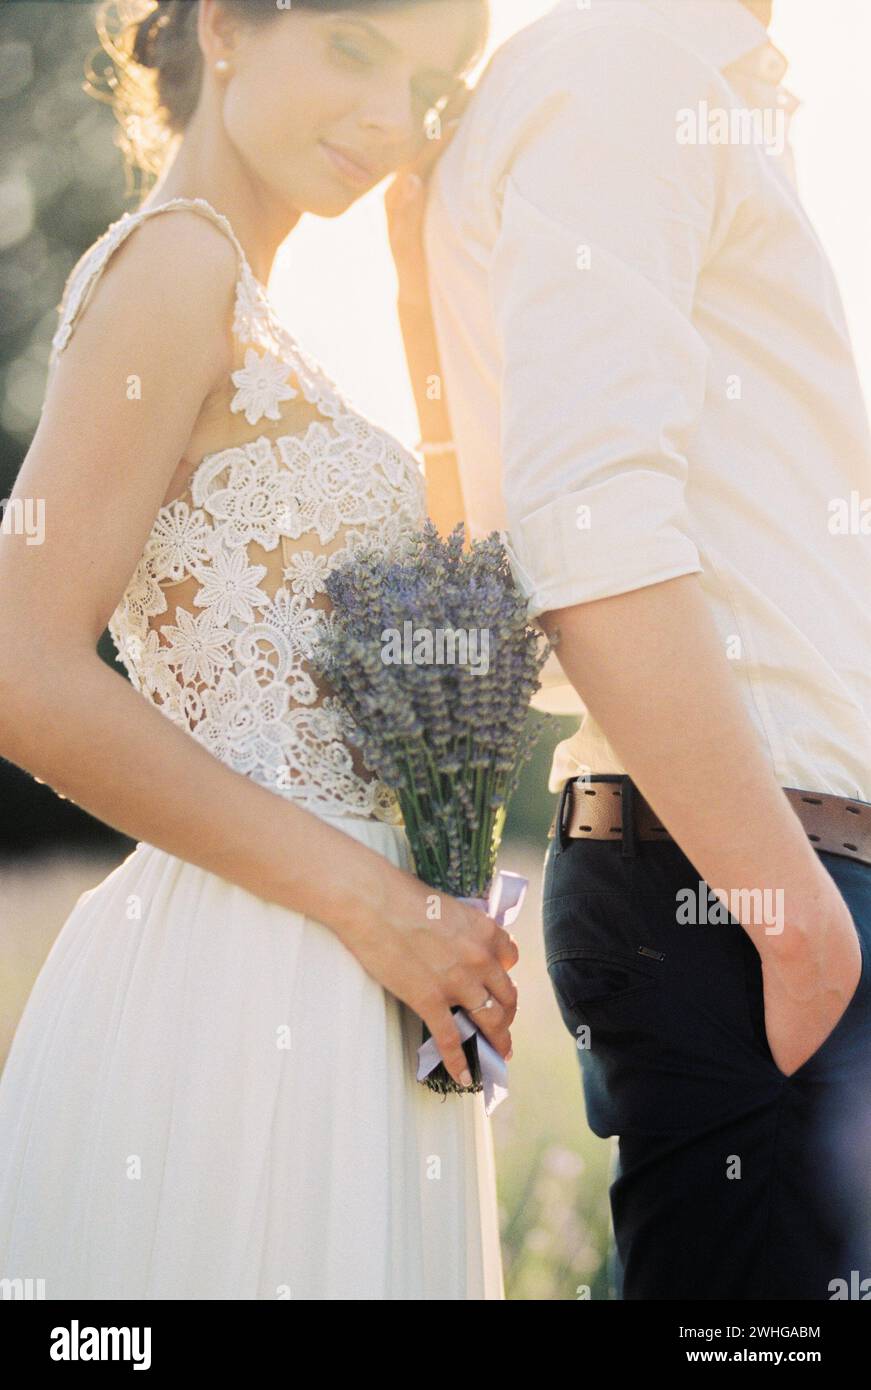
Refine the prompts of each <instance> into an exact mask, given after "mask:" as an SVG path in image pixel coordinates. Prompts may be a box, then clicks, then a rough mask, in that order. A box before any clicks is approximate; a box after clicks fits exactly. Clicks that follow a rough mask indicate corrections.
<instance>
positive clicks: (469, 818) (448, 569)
mask: <svg viewBox="0 0 871 1390" xmlns="http://www.w3.org/2000/svg"><path fill="white" fill-rule="evenodd" d="M464 541H465V534H464V528H463V526H462V525H460V526H457V527H456V529H455V530H454V531H453V532H452V534H451V536H450V537H449V538H448V539H447V540H443V539H442V538H441V536H440V535H439V532H438V531H437V529H436V527H435V526H434V525H433V524H432V523H431V522H427V523H426V524H425V526H424V527H423V529H422V530H421V531H420V532H418V533H416V534H415V535H414V536H412V537H411V538H410V540H409V543H408V545H407V547H406V549H405V550H404V552H403V554H402V557H401V558H399V559H397V558H396V557H395V556H393V557H390V556H388V555H387V554H385V552H384V551H383V550H382V549H376V548H372V549H370V550H360V551H357V552H356V553H355V555H354V557H353V559H352V560H351V561H349V562H346V563H345V564H343V565H341V566H340V567H337V568H336V569H334V570H333V571H332V573H331V574H330V576H329V578H328V581H327V592H328V595H329V598H330V600H331V602H332V605H333V613H332V614H331V617H330V620H329V622H328V624H327V625H326V628H325V632H324V635H323V637H322V638H321V640H320V641H319V642H318V643H317V645H316V648H315V650H314V652H313V663H314V665H315V666H316V667H317V668H318V670H319V671H320V673H321V675H322V676H323V677H325V679H326V680H328V681H329V683H330V685H331V686H332V687H333V689H334V691H335V692H336V694H337V695H338V697H339V700H340V702H341V703H342V705H343V706H344V708H345V710H346V712H347V713H348V715H349V716H350V718H351V720H352V721H353V725H354V728H353V730H352V731H351V733H350V734H349V738H350V740H351V742H353V743H354V744H355V745H356V746H358V747H359V749H360V752H361V755H362V757H363V759H364V761H365V763H366V765H367V767H369V769H370V770H371V771H373V772H374V773H376V775H377V776H378V777H379V778H380V779H381V781H382V782H384V783H385V784H386V785H387V786H388V787H390V788H392V789H393V791H394V792H395V793H396V796H397V799H398V802H399V806H400V810H401V813H402V817H403V821H404V826H405V832H406V835H407V837H408V841H409V845H410V848H411V852H412V856H413V859H414V864H415V868H416V871H417V874H418V876H419V877H420V878H421V879H423V880H424V882H426V883H428V884H430V885H431V886H432V887H433V888H434V889H436V890H438V891H441V892H446V893H451V894H452V895H454V896H456V897H460V898H468V899H477V900H480V899H485V898H486V897H487V895H488V893H489V891H490V888H491V884H492V881H493V875H494V872H495V865H496V856H497V852H498V849H499V843H500V839H501V834H502V828H503V825H504V821H505V813H506V807H507V802H508V799H509V797H510V796H511V793H512V792H513V790H514V788H515V787H516V785H517V780H518V777H519V774H520V771H521V769H522V767H523V765H524V764H525V763H526V761H527V760H528V758H529V756H530V754H531V752H532V748H533V746H534V744H535V742H536V739H537V737H538V735H539V733H540V731H541V727H542V725H543V723H544V722H545V721H544V719H543V718H542V717H541V716H539V717H538V718H534V717H533V716H531V715H530V713H529V708H528V707H529V702H530V699H531V697H532V695H533V694H534V693H535V691H536V690H537V689H538V688H539V680H538V675H539V672H540V670H541V667H542V666H543V664H544V661H545V659H546V657H547V655H548V652H549V651H550V646H549V644H548V643H547V641H546V639H545V638H544V635H543V633H542V632H540V631H539V630H538V629H537V628H534V627H532V625H531V624H530V623H529V622H528V620H527V617H526V607H527V605H526V601H525V600H524V598H523V597H522V596H521V595H520V593H519V592H518V591H517V589H516V587H515V585H514V582H513V579H512V577H511V571H510V567H509V563H508V556H507V554H506V551H505V548H504V546H503V545H502V543H501V541H500V539H499V537H498V535H497V534H496V533H495V532H494V533H492V534H491V535H490V536H489V537H488V538H487V539H486V540H483V541H474V542H472V545H471V549H469V550H465V549H464ZM423 1036H424V1041H425V1040H426V1039H427V1038H428V1036H429V1033H428V1030H427V1029H426V1026H425V1025H424V1034H423ZM464 1048H465V1050H466V1056H467V1059H468V1063H469V1071H470V1073H471V1075H472V1079H473V1084H472V1087H471V1089H472V1090H481V1071H480V1063H479V1058H478V1050H477V1045H476V1037H475V1036H472V1037H470V1038H469V1039H468V1040H467V1041H466V1042H465V1043H464ZM426 1084H427V1085H428V1086H430V1088H431V1089H433V1090H436V1091H440V1092H447V1091H459V1090H464V1089H469V1088H464V1087H461V1086H459V1085H458V1084H457V1083H456V1082H455V1081H454V1080H453V1078H452V1077H451V1075H450V1073H449V1072H448V1071H447V1070H446V1068H445V1067H444V1064H443V1063H439V1065H438V1067H436V1069H435V1070H434V1071H431V1072H430V1074H429V1075H428V1076H427V1078H426Z"/></svg>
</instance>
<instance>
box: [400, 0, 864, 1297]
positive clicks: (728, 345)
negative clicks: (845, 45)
mask: <svg viewBox="0 0 871 1390" xmlns="http://www.w3.org/2000/svg"><path fill="white" fill-rule="evenodd" d="M769 20H770V4H769V3H768V0H588V3H579V0H561V3H558V4H557V5H556V6H555V8H554V9H553V10H551V11H550V13H549V14H548V15H546V16H545V17H544V18H543V19H541V20H539V21H538V22H536V23H534V24H532V25H531V26H530V27H529V28H527V29H526V30H524V31H522V32H521V33H520V34H518V35H516V36H515V37H514V38H513V39H512V40H511V41H509V42H508V43H507V44H506V45H505V46H504V47H503V48H502V49H501V50H500V51H499V52H498V53H497V54H496V56H495V58H494V59H493V61H492V62H491V64H490V66H489V68H488V70H487V72H486V74H485V76H484V78H483V79H482V81H481V83H480V84H479V86H478V88H477V90H476V92H475V94H474V96H473V98H472V101H471V103H470V105H469V108H468V110H467V112H466V114H465V116H464V118H463V121H462V124H461V126H460V129H459V131H458V133H457V135H456V137H455V139H454V141H453V143H452V145H451V147H450V148H449V149H448V150H447V152H446V154H445V156H444V158H443V159H442V161H441V162H440V164H439V165H438V167H437V169H436V172H435V176H434V180H433V185H432V190H431V194H430V200H429V206H428V212H427V223H426V244H427V252H428V258H429V266H430V280H431V291H432V296H433V308H434V314H435V322H436V327H437V329H438V334H439V346H440V350H441V357H442V364H443V370H444V376H445V384H446V388H447V399H448V402H449V405H450V411H451V419H452V424H453V433H454V439H455V445H456V452H457V457H458V466H459V474H460V480H461V484H462V491H463V496H464V501H465V508H466V513H467V517H468V521H469V525H470V529H471V531H472V533H473V534H481V533H485V532H487V531H489V530H491V529H492V528H494V527H496V528H504V529H506V530H507V531H508V533H509V536H510V544H511V547H512V550H513V562H514V565H515V573H516V575H517V577H518V581H519V583H520V584H521V587H522V588H523V589H524V591H525V592H526V593H527V594H528V596H529V600H530V608H529V611H530V614H531V616H533V617H537V618H538V619H539V621H540V622H541V624H542V625H543V626H544V627H545V629H546V630H547V631H548V632H549V633H554V632H556V631H558V632H559V658H560V665H561V668H562V673H563V674H562V677H561V679H562V682H563V684H562V687H561V688H560V687H559V686H552V687H551V688H550V689H549V690H548V691H547V692H546V693H547V694H548V695H549V696H550V701H551V708H562V709H563V710H569V709H571V708H573V707H574V708H577V709H582V708H585V710H586V714H585V718H584V721H583V723H582V725H581V728H580V729H579V731H578V732H577V733H576V734H575V735H574V737H572V738H570V739H568V740H567V741H566V742H565V743H563V744H561V745H560V746H559V747H558V748H557V750H556V754H555V759H554V765H553V770H552V775H551V783H550V785H551V789H552V790H553V791H559V792H560V797H559V804H558V808H557V815H556V817H555V824H554V827H553V828H552V835H553V838H552V839H551V841H550V846H549V850H548V857H547V864H546V874H545V902H544V927H545V939H546V946H547V959H548V970H549V974H550V977H551V980H552V983H553V986H554V989H555V992H556V996H557V1000H558V1003H559V1007H560V1011H561V1013H562V1016H563V1019H564V1021H565V1023H566V1025H567V1027H568V1028H569V1030H570V1032H571V1033H572V1035H573V1036H574V1038H575V1041H576V1045H577V1047H578V1051H579V1056H580V1061H581V1065H582V1072H583V1084H584V1093H585V1098H586V1107H587V1115H588V1119H589V1122H590V1125H591V1126H592V1128H593V1130H594V1131H595V1132H596V1133H597V1134H599V1135H602V1136H606V1135H614V1134H616V1135H618V1136H619V1164H618V1168H617V1173H616V1179H615V1181H614V1183H613V1185H612V1188H611V1207H612V1215H613V1221H614V1229H615V1236H616V1243H617V1249H618V1253H619V1258H620V1262H621V1265H622V1271H623V1288H622V1292H623V1297H625V1298H631V1299H668V1298H690V1299H714V1298H738V1299H782V1298H800V1299H829V1298H837V1297H850V1296H853V1297H861V1294H857V1293H856V1292H852V1295H851V1290H854V1291H855V1289H857V1288H859V1287H862V1281H863V1280H865V1279H868V1278H871V1241H869V1225H868V1211H867V1208H868V1196H869V1193H868V1186H867V1183H868V1177H867V1175H868V1171H869V1167H871V1133H869V1131H871V1123H869V1115H871V1111H869V1097H871V805H869V802H871V604H869V597H871V555H869V551H871V543H869V539H868V525H867V520H868V517H867V513H868V511H869V503H868V501H867V499H868V498H869V495H871V439H869V431H868V422H867V415H866V412H865V408H864V404H863V400H862V395H861V390H860V386H859V383H858V379H857V374H856V369H855V365H854V361H853V356H852V352H851V347H850V342H849V338H848V333H847V328H846V324H845V320H844V315H843V311H842V308H841V304H840V301H839V298H838V293H837V289H836V286H835V283H834V280H833V276H832V271H831V269H830V266H829V264H828V262H827V260H826V258H825V255H824V253H823V251H822V249H821V247H820V245H819V243H818V241H817V240H816V237H815V235H814V232H813V230H812V228H811V227H810V225H809V223H808V221H807V217H806V215H805V213H804V211H803V209H802V206H801V203H800V201H799V197H798V193H797V192H796V188H795V183H794V168H793V162H792V155H791V150H790V147H789V143H788V139H787V135H788V127H789V121H790V117H791V114H792V112H793V110H794V108H795V106H796V105H797V103H796V100H795V98H794V97H792V96H791V95H790V93H789V92H787V91H786V90H784V89H783V88H782V87H781V85H780V81H781V78H782V77H783V74H784V70H785V68H786V62H785V60H784V59H783V57H782V56H781V54H780V53H779V52H778V50H777V49H776V48H775V47H774V46H773V45H772V43H771V42H770V40H769V36H768V33H767V28H766V26H767V23H768V21H769ZM833 157H837V152H836V151H833ZM442 452H443V451H442ZM566 695H568V696H569V697H570V698H569V700H568V701H567V700H566ZM572 702H574V703H573V704H572ZM581 702H582V703H581ZM865 1287H866V1288H868V1289H871V1283H869V1284H867V1285H865Z"/></svg>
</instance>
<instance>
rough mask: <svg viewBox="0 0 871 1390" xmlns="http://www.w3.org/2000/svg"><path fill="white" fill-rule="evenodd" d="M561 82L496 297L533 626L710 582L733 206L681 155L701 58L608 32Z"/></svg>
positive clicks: (538, 106) (706, 80)
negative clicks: (713, 349)
mask: <svg viewBox="0 0 871 1390" xmlns="http://www.w3.org/2000/svg"><path fill="white" fill-rule="evenodd" d="M545 75H546V76H547V77H548V82H547V83H546V84H544V90H543V91H542V94H541V99H540V101H539V102H536V101H535V99H533V100H531V101H529V102H528V104H527V107H526V110H525V112H524V115H523V117H522V118H521V119H519V121H518V124H517V140H516V148H515V151H514V153H513V157H512V159H511V161H510V164H509V166H508V167H507V168H506V169H505V171H504V173H503V176H502V178H501V179H500V184H499V190H500V196H501V219H500V225H499V231H498V235H497V238H496V243H495V247H494V252H493V257H492V262H491V280H490V288H491V300H492V308H493V314H494V320H495V323H496V326H497V331H498V338H499V348H500V355H501V362H500V367H501V373H502V379H501V402H502V404H501V422H500V430H501V450H502V458H503V493H504V499H505V507H506V514H507V519H508V534H507V537H506V540H507V542H508V548H509V556H510V559H511V561H512V566H513V569H514V573H515V577H516V579H517V582H518V584H519V585H520V587H521V589H522V590H523V592H524V593H525V594H526V595H527V597H528V599H529V613H530V616H532V617H535V616H537V615H538V614H540V613H543V612H547V611H549V610H552V609H556V608H563V607H568V606H570V605H573V604H577V603H583V602H588V601H590V600H593V599H599V598H606V597H609V596H612V595H615V594H619V593H625V592H627V591H629V590H631V589H638V588H642V587H644V586H645V585H649V584H656V583H659V582H661V581H663V580H667V579H672V578H676V577H678V576H679V575H685V574H692V573H697V572H700V571H701V569H702V565H701V564H700V561H699V554H698V550H697V547H696V544H695V541H694V538H693V535H692V527H691V523H690V519H689V517H688V514H687V508H686V498H685V490H686V484H687V477H688V470H689V468H690V467H691V460H690V459H688V457H687V453H686V440H687V436H688V434H689V433H690V431H691V430H692V427H693V425H694V422H695V421H696V419H697V418H698V416H699V413H700V411H701V409H702V405H703V402H704V396H705V389H706V378H707V366H708V353H707V348H706V346H705V343H704V340H703V339H702V337H701V336H700V334H699V333H698V331H697V329H696V328H695V326H694V324H693V320H692V312H693V303H694V298H695V294H696V286H697V281H698V277H699V273H700V270H701V267H702V265H703V262H704V258H705V254H706V250H707V247H708V245H709V241H710V237H711V228H712V221H713V217H714V206H715V186H714V170H713V165H712V160H711V153H710V151H709V150H701V149H700V148H699V147H698V146H695V147H693V146H687V145H681V144H680V142H679V140H678V137H677V118H678V111H679V110H680V109H681V108H686V107H689V106H692V105H696V104H697V103H698V102H699V101H700V100H701V99H703V98H705V97H706V96H707V95H708V94H709V88H710V84H711V82H712V81H713V80H714V76H715V75H714V74H713V73H710V74H709V73H708V72H707V70H706V69H705V66H704V64H702V63H701V62H700V60H698V59H697V58H696V57H694V56H693V55H691V54H689V53H687V52H685V51H684V50H682V49H681V48H680V47H679V46H678V45H676V44H672V43H671V42H670V41H669V40H667V39H663V38H662V37H661V36H656V35H649V34H641V35H639V34H637V33H630V32H627V33H626V34H625V35H623V34H619V33H618V34H617V35H615V34H614V33H608V34H606V35H601V36H596V35H595V34H593V35H590V36H584V37H583V39H582V40H581V39H579V40H578V41H577V42H576V44H575V47H574V51H573V52H571V53H568V54H565V55H562V58H561V60H560V61H559V62H558V63H557V64H556V74H555V75H554V66H553V65H551V67H550V70H549V72H546V73H545ZM506 118H507V119H511V116H510V114H507V117H506Z"/></svg>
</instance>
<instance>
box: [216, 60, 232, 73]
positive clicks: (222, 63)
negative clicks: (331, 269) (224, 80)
mask: <svg viewBox="0 0 871 1390" xmlns="http://www.w3.org/2000/svg"><path fill="white" fill-rule="evenodd" d="M229 71H230V64H229V62H228V61H227V59H226V58H219V59H218V61H217V62H216V63H215V72H216V73H218V74H219V76H221V77H226V75H227V73H228V72H229Z"/></svg>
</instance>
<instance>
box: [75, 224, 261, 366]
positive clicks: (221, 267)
mask: <svg viewBox="0 0 871 1390" xmlns="http://www.w3.org/2000/svg"><path fill="white" fill-rule="evenodd" d="M158 212H159V213H160V214H161V215H159V216H158V215H157V214H158ZM170 213H171V215H169V214H170ZM239 274H240V260H239V252H238V250H237V248H236V246H235V244H234V241H233V239H231V238H230V237H228V236H227V235H226V234H225V232H224V231H223V230H222V229H221V227H220V226H218V225H216V223H215V222H214V221H211V220H208V219H206V218H204V217H202V216H200V215H199V214H198V213H197V211H196V210H194V209H191V208H189V207H184V206H182V207H172V208H170V207H164V208H154V209H151V210H148V211H144V212H143V211H140V212H139V213H134V214H127V215H126V216H125V217H122V218H121V219H119V221H118V222H115V223H113V224H112V225H111V226H110V227H109V228H108V229H107V231H106V232H105V233H104V234H103V235H102V236H101V237H99V238H98V240H97V241H95V242H94V243H93V244H92V245H91V246H90V247H88V248H87V250H86V251H85V252H84V253H83V254H82V255H81V256H80V258H79V260H78V261H77V262H76V264H75V266H74V267H73V269H72V271H71V272H70V274H69V276H68V278H67V281H66V284H65V287H64V293H63V297H62V299H61V303H60V305H59V306H58V313H59V322H58V327H57V331H56V333H55V335H54V337H53V339H52V358H53V359H54V358H55V357H57V356H58V355H59V354H60V353H62V352H63V351H64V350H65V349H66V348H67V346H68V344H69V342H70V340H71V338H72V336H73V333H74V331H75V330H76V329H77V327H78V325H79V323H80V322H86V321H87V320H88V319H90V320H91V321H92V324H93V327H92V329H91V335H90V336H93V335H94V334H96V333H99V334H100V335H101V336H105V335H114V334H116V333H118V332H119V331H121V330H123V326H124V324H125V322H129V323H130V324H131V325H132V327H133V331H135V332H136V333H137V334H141V336H142V339H143V340H145V339H147V338H148V336H149V329H152V330H153V331H154V333H156V334H161V333H162V334H163V335H166V334H167V333H174V334H177V335H180V336H181V338H182V340H184V341H190V340H191V339H193V338H196V339H202V338H203V337H208V338H212V339H214V340H216V348H217V345H218V344H219V343H220V344H222V345H223V348H222V351H221V360H222V361H223V360H224V358H225V357H226V356H227V353H228V351H229V348H228V346H227V331H226V330H227V325H228V324H229V322H230V321H231V318H232V309H233V305H234V300H235V290H236V287H237V284H238V280H239ZM86 311H87V312H86ZM143 345H144V344H143ZM199 346H200V348H202V347H204V346H205V344H204V343H202V342H200V344H199Z"/></svg>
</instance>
